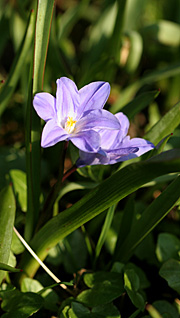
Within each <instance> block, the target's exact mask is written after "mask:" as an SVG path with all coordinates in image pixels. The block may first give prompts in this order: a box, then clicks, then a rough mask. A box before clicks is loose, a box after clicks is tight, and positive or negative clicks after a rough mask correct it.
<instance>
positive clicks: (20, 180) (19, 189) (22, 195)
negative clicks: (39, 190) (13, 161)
mask: <svg viewBox="0 0 180 318" xmlns="http://www.w3.org/2000/svg"><path fill="white" fill-rule="evenodd" d="M9 174H10V177H11V180H12V183H13V187H14V191H15V195H16V198H17V200H18V202H19V204H20V207H21V210H22V211H23V212H26V211H27V184H26V174H25V172H23V171H21V170H16V169H13V170H10V173H9Z"/></svg>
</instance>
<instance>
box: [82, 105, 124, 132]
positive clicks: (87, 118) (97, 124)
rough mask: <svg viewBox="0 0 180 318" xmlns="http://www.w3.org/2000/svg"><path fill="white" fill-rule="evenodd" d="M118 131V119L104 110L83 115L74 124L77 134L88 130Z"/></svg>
mask: <svg viewBox="0 0 180 318" xmlns="http://www.w3.org/2000/svg"><path fill="white" fill-rule="evenodd" d="M102 128H103V129H120V123H119V121H118V119H117V118H116V117H115V116H114V115H113V114H111V113H110V112H108V111H107V110H104V109H95V110H92V111H87V112H84V113H83V116H82V118H81V119H80V120H79V121H78V122H77V124H76V130H77V132H79V131H82V130H89V129H96V130H98V129H102Z"/></svg>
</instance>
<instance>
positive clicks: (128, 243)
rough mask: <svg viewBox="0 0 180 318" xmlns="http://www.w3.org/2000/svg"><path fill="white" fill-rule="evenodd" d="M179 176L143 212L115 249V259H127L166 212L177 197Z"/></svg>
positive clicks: (179, 184)
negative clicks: (116, 249)
mask: <svg viewBox="0 0 180 318" xmlns="http://www.w3.org/2000/svg"><path fill="white" fill-rule="evenodd" d="M179 187H180V177H177V178H176V179H175V180H174V181H173V182H172V183H171V184H170V185H169V186H168V187H167V188H166V189H165V190H164V191H163V192H162V194H161V195H160V196H159V197H158V198H157V199H156V200H154V201H153V202H152V203H151V204H150V205H149V206H148V208H147V209H146V210H145V211H144V212H143V214H142V216H141V218H140V219H138V220H137V221H136V222H135V223H134V224H133V227H132V229H131V231H130V233H129V235H128V236H127V238H126V239H125V241H124V243H123V244H122V246H121V247H120V249H119V250H118V251H117V254H116V260H121V261H124V260H127V259H128V258H129V257H130V256H131V255H132V253H133V251H134V250H135V248H136V247H137V246H138V244H140V243H141V242H142V240H143V239H144V238H145V237H146V236H147V235H148V234H149V233H150V232H151V231H152V230H153V229H154V227H155V226H156V225H157V224H158V223H159V222H160V221H161V220H162V219H163V218H164V217H165V216H166V215H167V214H168V212H169V211H170V210H171V209H172V207H173V206H174V205H175V203H176V201H177V200H178V199H179V197H180V194H179Z"/></svg>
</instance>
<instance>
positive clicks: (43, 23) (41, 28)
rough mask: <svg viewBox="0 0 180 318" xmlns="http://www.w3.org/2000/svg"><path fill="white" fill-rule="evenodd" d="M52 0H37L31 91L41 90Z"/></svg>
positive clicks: (52, 5) (52, 6)
mask: <svg viewBox="0 0 180 318" xmlns="http://www.w3.org/2000/svg"><path fill="white" fill-rule="evenodd" d="M53 8H54V0H39V1H38V10H37V20H36V35H35V52H34V81H33V93H37V92H39V91H41V90H42V87H43V81H44V68H45V64H46V56H47V49H48V42H49V35H50V28H51V20H52V14H53Z"/></svg>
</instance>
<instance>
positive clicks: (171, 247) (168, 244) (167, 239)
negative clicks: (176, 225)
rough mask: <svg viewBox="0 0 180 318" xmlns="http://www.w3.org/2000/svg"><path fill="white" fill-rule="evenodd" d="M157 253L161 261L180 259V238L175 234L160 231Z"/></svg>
mask: <svg viewBox="0 0 180 318" xmlns="http://www.w3.org/2000/svg"><path fill="white" fill-rule="evenodd" d="M156 255H157V257H158V260H159V261H160V262H166V261H167V260H168V259H170V258H175V259H177V260H179V255H180V240H179V239H178V238H177V237H176V236H175V235H173V234H170V233H160V234H159V236H158V241H157V248H156Z"/></svg>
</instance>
